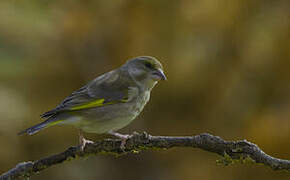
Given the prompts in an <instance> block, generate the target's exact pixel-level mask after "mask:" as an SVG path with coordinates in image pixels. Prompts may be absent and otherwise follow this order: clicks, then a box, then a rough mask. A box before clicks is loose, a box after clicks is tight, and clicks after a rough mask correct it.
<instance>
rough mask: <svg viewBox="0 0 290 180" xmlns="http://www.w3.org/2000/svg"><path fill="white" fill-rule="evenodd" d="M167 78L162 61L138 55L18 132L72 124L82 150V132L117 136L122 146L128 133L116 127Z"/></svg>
mask: <svg viewBox="0 0 290 180" xmlns="http://www.w3.org/2000/svg"><path fill="white" fill-rule="evenodd" d="M161 80H167V78H166V75H165V73H164V70H163V66H162V64H161V63H160V62H159V60H157V59H156V58H155V57H152V56H139V57H135V58H132V59H129V60H127V61H126V63H125V64H123V65H121V66H120V67H118V68H116V69H114V70H111V71H109V72H107V73H104V74H102V75H100V76H98V77H96V78H95V79H93V80H92V81H90V82H89V83H87V84H86V85H85V86H83V87H81V88H80V89H78V90H76V91H74V92H72V93H71V94H70V95H69V96H68V97H66V98H65V99H64V100H63V101H62V102H61V103H60V104H59V105H57V106H56V108H54V109H52V110H50V111H47V112H45V113H44V114H42V115H41V118H43V119H44V121H43V122H41V123H39V124H36V125H34V126H32V127H30V128H28V129H25V130H23V131H21V132H19V133H18V135H23V134H28V135H33V134H35V133H37V132H39V131H40V130H43V129H45V128H48V127H51V126H55V125H71V126H74V127H75V128H77V129H78V130H79V143H80V147H81V149H82V150H83V149H84V147H85V145H86V143H93V142H92V141H89V140H87V139H85V138H84V132H86V133H96V134H109V135H112V136H115V137H117V138H120V139H121V140H122V142H121V148H124V145H125V143H126V140H127V139H128V138H129V137H130V135H126V134H120V133H118V132H117V131H118V130H119V129H122V128H123V127H125V126H127V125H128V124H129V123H131V122H132V121H133V120H134V119H135V118H136V117H137V116H138V115H139V114H140V113H141V111H142V110H143V108H144V106H145V105H146V104H147V103H148V101H149V99H150V93H151V91H152V89H153V88H154V86H155V85H156V84H157V83H158V82H159V81H161Z"/></svg>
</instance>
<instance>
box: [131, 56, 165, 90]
mask: <svg viewBox="0 0 290 180" xmlns="http://www.w3.org/2000/svg"><path fill="white" fill-rule="evenodd" d="M125 67H126V68H127V70H128V72H129V74H130V76H131V77H132V78H133V79H134V80H135V81H137V82H138V83H142V84H145V85H147V86H148V88H150V89H151V88H152V87H153V86H154V85H155V84H156V83H157V82H158V81H160V80H166V79H167V78H166V76H165V74H164V72H163V66H162V64H161V63H160V62H159V61H158V60H157V59H156V58H154V57H151V56H140V57H136V58H133V59H130V60H128V61H127V63H126V64H125ZM151 86H152V87H151Z"/></svg>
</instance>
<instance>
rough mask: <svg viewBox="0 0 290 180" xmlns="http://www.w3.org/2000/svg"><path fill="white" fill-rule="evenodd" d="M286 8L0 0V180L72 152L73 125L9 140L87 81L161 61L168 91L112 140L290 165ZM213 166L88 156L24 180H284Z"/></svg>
mask: <svg viewBox="0 0 290 180" xmlns="http://www.w3.org/2000/svg"><path fill="white" fill-rule="evenodd" d="M289 7H290V1H288V0H275V1H272V0H236V1H229V0H219V1H217V0H183V1H165V0H135V1H129V0H116V1H105V0H101V1H94V0H73V1H61V0H42V1H39V0H30V1H24V0H1V1H0V142H1V148H0V159H1V160H0V172H1V173H3V172H5V171H7V170H8V169H10V168H12V167H14V166H15V165H16V164H17V163H19V162H22V161H28V160H36V159H39V158H41V157H45V156H48V155H52V154H54V153H57V152H61V151H63V150H64V149H66V148H67V147H69V146H73V145H76V144H78V132H77V130H76V129H74V128H72V127H52V128H49V129H46V130H44V131H41V132H39V133H38V134H37V135H34V136H21V137H19V136H17V135H16V134H17V132H19V131H20V130H23V129H25V128H27V127H29V126H32V125H34V124H36V123H39V122H41V121H42V120H41V119H40V117H39V115H40V114H42V113H43V112H45V111H47V110H50V109H52V108H54V107H55V106H56V105H57V104H58V103H60V102H61V100H62V99H63V98H64V97H66V96H67V95H69V94H70V93H71V92H72V91H74V90H76V89H78V88H79V87H81V86H82V85H84V84H86V83H87V82H88V81H89V80H91V79H93V78H94V77H96V76H98V75H100V74H102V73H104V72H107V71H109V70H111V69H113V68H116V67H118V66H120V65H121V64H123V63H124V62H125V61H126V60H127V59H128V58H132V57H134V56H139V55H151V56H155V57H157V58H158V59H160V61H161V62H162V63H163V65H164V67H165V71H166V74H167V76H168V81H167V82H161V83H159V84H158V86H157V87H156V88H155V89H154V90H153V93H152V96H151V101H150V103H149V104H148V105H147V106H146V108H145V109H144V111H143V113H142V114H141V115H140V116H139V117H138V118H137V119H136V120H135V121H134V122H133V123H132V124H130V125H129V126H128V127H126V128H124V129H122V130H121V131H120V132H122V133H132V132H133V131H139V132H142V131H147V132H149V133H151V134H153V135H195V134H199V133H203V132H208V133H212V134H214V135H218V136H221V137H222V138H224V139H226V140H238V139H247V140H249V141H251V142H253V143H256V144H258V145H259V147H261V148H262V149H263V150H264V151H265V152H266V153H268V154H270V155H272V156H275V157H278V158H284V159H290V143H289V139H290V132H289V128H290V119H289V118H290V111H289V109H290V11H289ZM86 136H87V137H88V139H91V140H97V139H101V138H104V137H107V136H100V135H94V134H87V135H86ZM219 158H220V157H219V156H217V155H215V154H212V153H209V152H205V151H201V150H199V149H185V148H178V149H171V150H168V151H160V152H145V153H141V154H137V155H129V156H124V157H120V158H114V157H111V156H98V157H90V158H88V159H87V160H75V161H72V162H69V163H65V164H61V165H58V166H54V167H52V168H49V169H47V170H45V171H43V172H41V173H40V174H39V175H37V176H35V177H33V178H32V179H43V180H45V179H47V180H48V179H56V180H61V179H64V178H69V179H73V180H74V179H76V180H77V179H89V180H90V179H107V180H111V179H118V180H133V179H140V180H151V179H154V180H163V179H167V180H177V179H182V180H191V179H203V180H212V179H229V180H231V179H237V180H239V179H241V180H242V179H288V178H289V174H288V173H285V172H274V171H272V170H270V169H269V168H266V167H264V166H261V165H240V164H235V165H232V166H229V167H222V166H217V165H216V163H215V161H216V160H217V159H219Z"/></svg>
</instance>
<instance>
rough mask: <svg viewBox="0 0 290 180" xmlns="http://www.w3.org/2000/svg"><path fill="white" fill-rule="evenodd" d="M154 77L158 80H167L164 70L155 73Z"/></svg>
mask: <svg viewBox="0 0 290 180" xmlns="http://www.w3.org/2000/svg"><path fill="white" fill-rule="evenodd" d="M153 76H154V77H155V78H156V79H157V80H167V78H166V76H165V74H164V72H163V70H162V69H157V70H156V71H154V72H153Z"/></svg>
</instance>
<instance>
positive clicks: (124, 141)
mask: <svg viewBox="0 0 290 180" xmlns="http://www.w3.org/2000/svg"><path fill="white" fill-rule="evenodd" d="M108 133H109V134H110V135H112V136H115V137H117V138H120V139H121V140H122V141H121V145H120V148H121V149H122V150H124V149H125V145H126V141H127V140H128V139H129V138H131V137H132V135H129V134H120V133H117V132H114V131H109V132H108Z"/></svg>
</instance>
